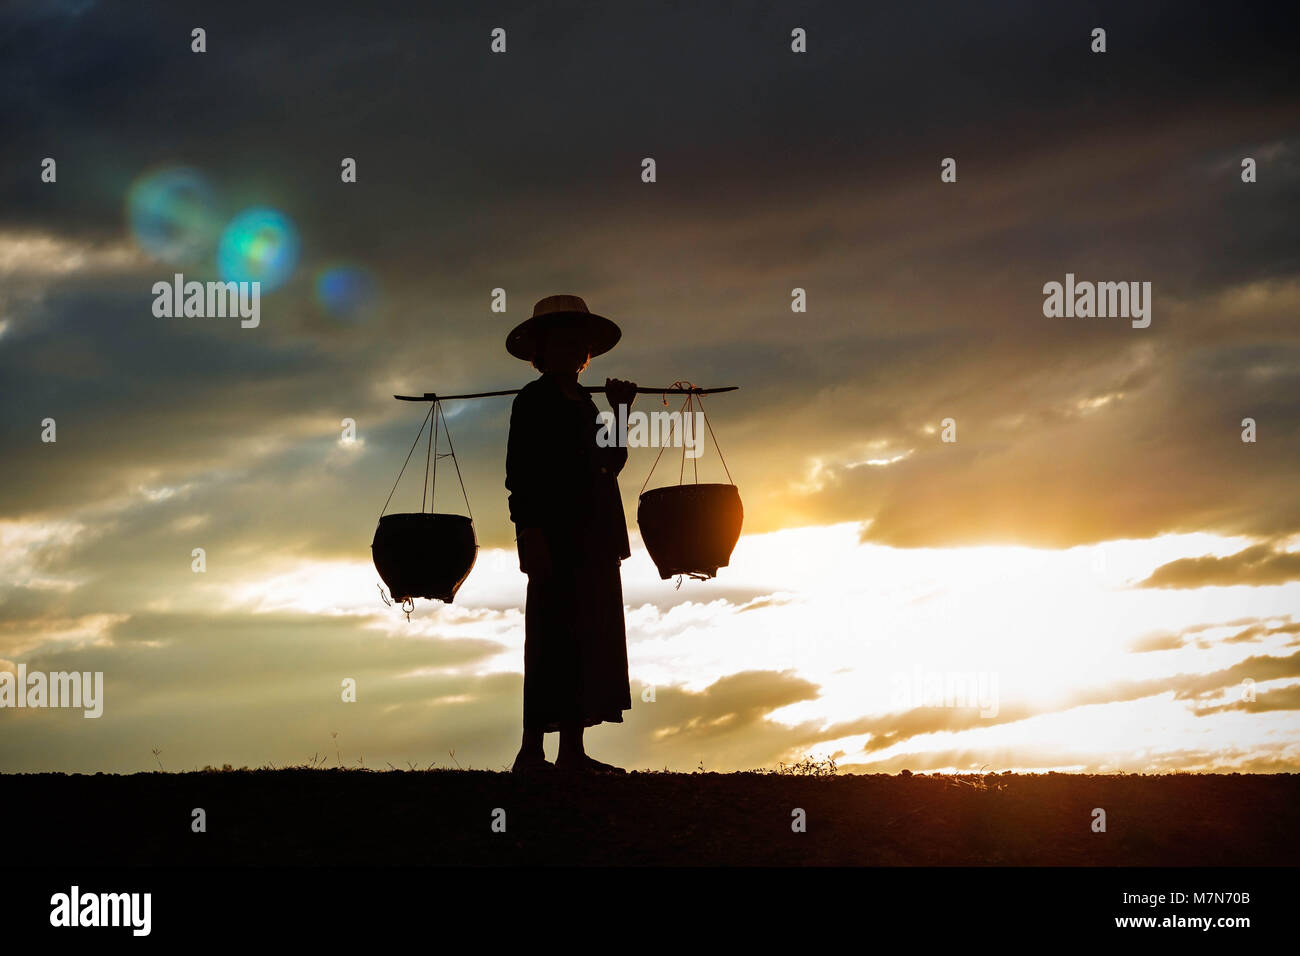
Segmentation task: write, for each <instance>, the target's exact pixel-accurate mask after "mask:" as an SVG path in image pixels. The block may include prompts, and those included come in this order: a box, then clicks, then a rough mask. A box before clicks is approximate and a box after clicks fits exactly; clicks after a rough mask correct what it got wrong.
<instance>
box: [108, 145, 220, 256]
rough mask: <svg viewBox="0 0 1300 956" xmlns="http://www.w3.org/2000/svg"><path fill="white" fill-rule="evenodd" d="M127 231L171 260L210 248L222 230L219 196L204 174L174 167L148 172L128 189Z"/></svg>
mask: <svg viewBox="0 0 1300 956" xmlns="http://www.w3.org/2000/svg"><path fill="white" fill-rule="evenodd" d="M126 218H127V224H128V226H129V228H130V230H131V235H132V237H133V238H134V239H135V241H136V243H138V244H139V246H140V248H141V249H143V250H144V251H145V253H146V254H147V255H149V256H151V257H153V258H155V259H161V260H162V261H163V262H167V263H171V264H173V265H183V264H189V263H194V262H199V261H200V260H202V259H205V258H207V257H208V256H210V255H211V254H212V250H213V249H215V248H216V245H217V240H218V237H219V236H220V235H221V221H222V215H221V202H220V199H219V197H218V195H217V191H216V189H215V188H213V186H212V184H211V183H209V182H208V180H207V177H205V176H204V175H203V174H202V173H200V172H199V171H198V170H196V169H189V168H186V167H175V168H169V169H163V170H159V171H157V172H153V173H146V174H145V175H143V176H141V177H140V178H139V179H137V180H136V181H135V182H134V183H133V184H132V185H131V189H130V190H129V191H128V192H127V197H126Z"/></svg>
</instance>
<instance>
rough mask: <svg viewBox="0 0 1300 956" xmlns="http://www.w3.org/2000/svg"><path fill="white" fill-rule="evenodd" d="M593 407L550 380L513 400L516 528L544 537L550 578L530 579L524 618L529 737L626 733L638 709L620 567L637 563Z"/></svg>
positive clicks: (510, 455) (509, 482)
mask: <svg viewBox="0 0 1300 956" xmlns="http://www.w3.org/2000/svg"><path fill="white" fill-rule="evenodd" d="M599 429H600V425H599V422H598V420H597V408H596V403H595V402H593V401H592V400H591V396H590V395H588V394H587V393H586V392H583V394H582V397H581V398H579V399H576V400H575V399H572V398H569V397H568V396H566V395H565V394H564V392H563V391H562V389H561V387H560V383H559V381H558V380H556V379H554V378H553V377H552V376H550V375H546V374H543V375H542V376H541V377H540V378H538V379H536V380H535V381H533V382H530V383H529V384H528V385H526V386H525V387H524V388H523V389H522V390H521V391H520V393H519V394H518V396H516V397H515V401H514V406H513V407H512V409H511V413H510V439H509V444H508V448H507V451H506V488H507V489H508V490H509V492H510V496H509V504H510V519H511V520H512V521H513V522H514V523H515V528H516V531H517V532H522V531H523V530H524V529H525V528H537V529H540V531H541V533H542V536H543V537H544V538H545V540H546V543H547V547H548V549H549V551H550V554H551V564H552V573H551V574H550V575H548V576H546V577H544V578H538V577H537V576H536V575H530V576H529V579H528V597H527V603H526V606H525V609H524V728H525V729H528V730H542V731H544V732H545V731H555V730H559V729H561V727H562V726H565V725H578V726H582V727H591V726H594V725H596V724H599V723H602V722H605V721H609V722H613V723H622V721H623V711H625V710H629V709H631V707H632V697H631V688H630V684H629V681H628V668H627V634H626V630H625V626H624V619H623V584H622V579H621V577H620V573H619V565H620V563H621V562H622V560H623V559H624V558H627V557H630V556H631V551H630V549H629V546H628V537H627V522H626V519H625V518H624V516H623V503H622V499H621V498H620V497H619V492H618V474H619V472H621V471H622V470H623V466H624V464H626V462H627V449H626V448H620V447H612V448H602V447H600V446H599V445H598V444H597V441H596V435H597V433H598V431H599Z"/></svg>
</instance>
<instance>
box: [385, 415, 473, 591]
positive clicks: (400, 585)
mask: <svg viewBox="0 0 1300 956" xmlns="http://www.w3.org/2000/svg"><path fill="white" fill-rule="evenodd" d="M440 420H441V424H442V425H443V426H444V428H445V426H446V424H447V423H446V420H445V419H444V418H443V416H442V408H441V406H440V404H439V403H438V402H437V401H435V402H434V403H433V404H432V405H431V406H430V408H429V414H428V415H427V416H425V420H424V422H422V423H421V425H420V431H419V432H417V433H416V436H415V441H414V442H413V443H412V444H411V450H410V451H409V452H407V453H406V461H405V462H403V463H402V470H401V471H399V472H398V473H397V481H395V482H393V491H396V490H397V484H398V482H400V481H401V480H402V474H403V473H404V472H405V471H406V466H407V465H409V464H410V463H411V455H412V454H413V453H414V451H415V448H416V445H418V444H419V443H420V439H421V437H423V435H424V428H425V425H426V424H427V425H428V426H429V450H428V452H427V454H426V457H425V466H424V467H425V472H424V483H423V485H422V486H421V491H420V510H419V511H418V512H408V513H405V514H391V515H386V514H384V512H385V511H387V510H388V503H389V502H390V501H392V500H393V491H390V492H389V493H388V501H385V502H384V507H383V508H381V509H380V512H379V524H378V525H377V526H376V527H375V537H374V540H373V541H372V542H371V544H370V554H371V557H372V558H373V559H374V562H375V570H376V571H378V572H379V576H380V578H382V579H383V582H384V584H386V585H387V586H388V591H389V594H390V595H391V596H392V600H393V603H394V604H401V605H403V610H405V611H406V612H407V615H408V616H409V615H410V612H411V610H412V609H413V608H414V606H415V599H416V598H426V599H429V600H435V601H443V602H445V603H447V604H450V603H451V602H452V601H453V600H454V599H455V597H456V592H457V591H458V590H459V589H460V586H461V585H462V584H464V583H465V579H466V578H467V577H469V573H470V571H472V570H473V568H474V562H475V560H476V559H477V558H478V537H477V536H476V535H475V534H474V519H473V515H472V514H469V515H456V514H437V513H434V512H433V511H432V508H433V500H434V495H435V493H436V492H437V489H438V484H437V480H438V459H439V458H450V459H451V460H452V464H454V465H455V466H456V479H457V480H458V481H459V482H460V493H461V495H462V496H463V497H464V498H465V510H466V511H467V512H468V511H469V495H467V494H466V493H465V482H464V480H463V479H461V476H460V463H459V462H457V461H456V449H455V447H454V446H453V445H452V444H451V432H449V431H447V432H445V434H446V437H447V447H448V449H450V450H449V451H448V452H447V453H446V454H445V455H444V454H439V452H438V432H439V429H438V425H439V422H440ZM431 476H432V482H431V481H430V477H431ZM426 490H428V501H429V508H430V511H428V512H426V511H425V510H424V502H425V491H426ZM381 596H382V592H381ZM408 604H409V605H410V607H407V606H406V605H408Z"/></svg>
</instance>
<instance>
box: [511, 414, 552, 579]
mask: <svg viewBox="0 0 1300 956" xmlns="http://www.w3.org/2000/svg"><path fill="white" fill-rule="evenodd" d="M539 418H540V416H539V413H538V409H537V406H536V402H535V396H534V395H532V394H530V393H527V392H520V394H519V395H518V396H516V398H515V401H514V404H513V405H512V406H511V409H510V436H509V438H508V439H507V442H506V489H507V490H508V491H509V492H510V495H509V498H508V499H507V503H508V505H509V508H510V520H511V521H513V522H514V525H515V544H516V547H517V550H518V552H519V570H521V571H523V572H524V573H525V574H530V575H531V574H540V575H544V574H548V573H549V572H550V567H551V557H550V548H549V547H548V546H547V543H546V535H545V534H544V533H543V531H542V528H541V524H542V515H543V509H544V508H545V500H544V499H545V488H544V482H543V480H542V477H541V474H542V473H541V468H540V465H541V463H542V460H543V459H542V454H543V448H542V445H541V440H542V436H543V434H544V433H543V431H542V428H541V422H540V421H539Z"/></svg>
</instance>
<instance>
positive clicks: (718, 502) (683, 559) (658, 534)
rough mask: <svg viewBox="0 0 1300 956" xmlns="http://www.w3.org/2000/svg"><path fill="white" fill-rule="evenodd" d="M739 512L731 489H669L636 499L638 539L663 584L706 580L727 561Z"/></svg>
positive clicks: (741, 515)
mask: <svg viewBox="0 0 1300 956" xmlns="http://www.w3.org/2000/svg"><path fill="white" fill-rule="evenodd" d="M744 518H745V509H744V507H743V506H742V505H741V503H740V493H739V492H738V491H737V490H736V486H735V485H669V486H668V487H666V488H652V489H651V490H650V491H647V492H645V493H644V494H642V495H641V501H640V504H638V505H637V509H636V523H637V526H638V527H639V528H640V529H641V540H642V541H644V542H645V547H646V550H647V551H649V552H650V557H651V558H652V559H653V560H654V563H655V567H657V568H658V569H659V577H661V578H663V579H664V580H667V579H668V578H671V577H675V576H676V575H678V574H685V575H688V576H690V577H693V578H711V577H715V576H716V575H717V573H718V568H725V567H726V566H727V564H728V563H730V561H731V552H732V550H734V549H735V547H736V542H737V541H739V540H740V526H741V523H742V522H743V521H744Z"/></svg>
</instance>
